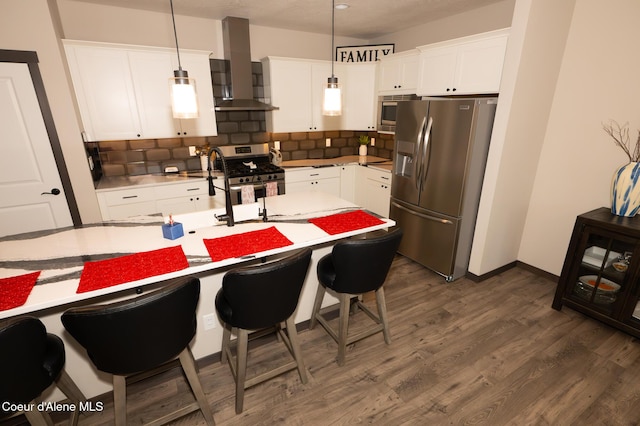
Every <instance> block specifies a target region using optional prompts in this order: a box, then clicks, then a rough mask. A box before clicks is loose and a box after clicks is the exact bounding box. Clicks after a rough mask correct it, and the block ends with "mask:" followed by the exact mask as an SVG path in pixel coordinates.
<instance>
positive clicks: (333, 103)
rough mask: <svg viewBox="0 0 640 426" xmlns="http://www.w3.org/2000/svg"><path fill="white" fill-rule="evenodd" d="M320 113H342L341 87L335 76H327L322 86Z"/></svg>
mask: <svg viewBox="0 0 640 426" xmlns="http://www.w3.org/2000/svg"><path fill="white" fill-rule="evenodd" d="M323 93H324V94H323V99H322V115H328V116H337V115H342V88H341V86H340V83H338V78H337V77H329V78H328V79H327V84H326V85H325V86H324V92H323Z"/></svg>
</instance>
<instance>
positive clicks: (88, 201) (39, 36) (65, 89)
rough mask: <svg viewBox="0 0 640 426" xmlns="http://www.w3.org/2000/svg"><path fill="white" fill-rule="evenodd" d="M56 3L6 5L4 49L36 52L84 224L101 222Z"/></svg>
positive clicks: (0, 30) (27, 0)
mask: <svg viewBox="0 0 640 426" xmlns="http://www.w3.org/2000/svg"><path fill="white" fill-rule="evenodd" d="M50 7H51V8H50ZM55 14H56V13H55V3H54V2H53V1H51V2H46V1H43V0H21V1H3V2H2V13H0V40H2V42H1V43H0V48H1V49H8V50H26V51H35V52H36V53H37V54H38V59H39V61H40V62H39V64H38V65H39V68H40V72H41V74H42V79H43V81H44V86H45V91H46V93H47V98H48V101H49V106H50V108H51V113H52V115H53V120H54V123H55V126H56V130H57V133H58V137H59V139H60V144H61V146H62V151H63V155H64V158H65V162H66V164H67V169H68V171H69V175H70V177H71V182H72V186H73V191H74V193H75V196H76V200H77V202H78V207H79V210H80V215H81V218H82V221H83V222H85V223H91V222H97V221H100V220H101V216H100V209H99V208H98V202H97V199H96V195H95V191H94V188H93V181H92V180H91V174H90V172H89V166H88V164H87V159H86V154H85V150H84V146H83V145H82V139H81V137H80V127H79V125H78V121H77V119H76V116H75V114H74V102H75V101H74V99H73V97H72V91H71V88H70V87H71V86H70V82H69V81H68V80H67V78H66V74H65V67H66V63H65V60H64V56H63V54H62V47H61V45H60V44H59V43H58V40H57V39H58V35H57V30H58V28H57V27H56V24H57V22H56V21H55V20H52V18H51V16H52V15H54V16H55Z"/></svg>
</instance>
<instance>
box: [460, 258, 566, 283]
mask: <svg viewBox="0 0 640 426" xmlns="http://www.w3.org/2000/svg"><path fill="white" fill-rule="evenodd" d="M516 267H518V268H522V269H526V270H527V271H529V272H533V273H534V274H536V275H539V276H541V277H543V278H546V279H548V280H550V281H553V282H556V283H557V282H558V280H559V279H560V277H559V276H557V275H554V274H552V273H550V272H547V271H545V270H543V269H540V268H536V267H535V266H531V265H529V264H527V263H524V262H521V261H519V260H516V261H513V262H511V263H507V264H506V265H504V266H501V267H499V268H496V269H494V270H493V271H489V272H487V273H485V274H482V275H476V274H472V273H471V272H469V271H467V273H466V275H465V277H466V278H468V279H470V280H471V281H473V282H476V283H479V282H482V281H484V280H487V279H489V278H491V277H495V276H496V275H498V274H501V273H502V272H505V271H508V270H509V269H511V268H516Z"/></svg>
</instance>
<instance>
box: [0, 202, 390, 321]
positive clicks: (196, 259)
mask: <svg viewBox="0 0 640 426" xmlns="http://www.w3.org/2000/svg"><path fill="white" fill-rule="evenodd" d="M264 200H265V202H266V207H267V210H268V213H269V218H270V221H269V222H262V221H260V220H252V221H248V222H245V223H237V224H236V226H234V227H227V226H225V225H219V226H212V225H207V226H204V227H202V225H198V224H196V223H195V222H194V223H185V225H184V227H185V235H184V237H182V238H179V239H176V240H168V239H165V238H163V236H162V229H161V224H162V223H163V221H164V219H163V218H162V217H160V216H142V217H138V218H135V219H131V220H126V221H112V222H105V223H103V224H99V225H88V226H85V227H82V228H66V229H58V230H52V231H41V232H35V233H30V234H21V235H15V236H10V237H4V238H1V239H0V253H2V260H0V278H4V277H12V276H17V275H22V274H26V273H29V272H35V271H42V272H41V274H40V277H39V279H38V282H37V284H36V285H35V287H34V289H33V290H32V292H31V294H30V295H29V298H28V299H27V302H26V303H25V304H24V305H22V306H20V307H17V308H14V309H10V310H6V311H0V318H6V317H11V316H15V315H20V314H26V313H31V312H36V311H38V310H42V309H46V308H50V307H57V306H62V305H66V304H69V303H73V302H77V301H80V300H86V299H91V298H94V297H98V296H102V295H106V294H111V293H114V292H118V291H122V290H127V289H132V288H137V287H141V286H144V285H148V284H154V283H157V282H159V281H163V280H167V279H171V278H176V277H179V276H186V275H191V274H197V273H202V272H206V271H213V270H215V269H218V268H222V267H226V266H229V265H234V264H238V263H241V262H245V261H246V259H245V258H244V257H243V258H231V259H225V260H223V261H219V262H212V261H211V259H210V257H209V254H208V252H207V249H206V247H205V245H204V243H203V241H202V240H203V239H208V238H217V237H222V236H227V235H233V234H240V233H244V232H249V231H254V230H259V229H265V228H268V227H271V226H275V227H276V228H277V229H278V231H280V232H281V233H282V234H283V235H284V236H285V237H287V238H288V239H289V240H290V241H291V242H292V243H293V245H290V246H287V247H283V248H279V249H275V250H269V251H266V252H260V253H254V254H255V256H256V257H263V256H270V255H275V254H279V253H284V252H286V251H290V250H295V249H299V248H303V247H312V246H315V245H319V244H324V243H327V242H331V241H336V240H339V239H342V238H346V237H349V236H353V235H358V234H362V233H365V232H369V231H374V230H378V229H385V228H388V227H391V226H393V225H394V224H395V222H393V221H392V220H390V219H385V218H381V219H382V220H383V221H384V223H383V224H381V225H377V226H374V227H369V228H365V229H360V230H357V231H351V232H346V233H343V234H338V235H329V234H327V233H326V232H324V231H323V230H321V229H320V228H318V227H316V226H315V225H313V224H310V223H308V222H307V221H306V219H307V218H309V217H320V216H326V215H329V214H333V213H336V212H341V211H348V210H354V209H357V208H358V207H357V206H356V205H354V204H352V203H349V202H347V201H345V200H342V199H340V198H337V197H334V196H331V195H329V194H318V193H297V194H287V195H281V196H276V197H268V198H266V199H264ZM251 206H253V207H254V208H255V207H258V208H262V207H263V204H262V202H260V203H256V205H249V207H247V206H240V207H239V208H241V209H245V210H246V209H247V208H251ZM215 213H223V212H221V211H212V210H210V211H207V212H199V213H198V214H197V215H196V216H197V217H196V216H194V218H198V217H199V218H201V217H203V215H204V216H206V215H207V214H209V215H210V216H212V217H211V221H212V222H215V220H214V218H213V215H214V214H215ZM257 214H258V211H256V212H255V213H253V212H251V213H249V214H248V215H247V214H245V215H244V216H245V217H244V218H245V219H246V218H250V219H251V218H254V219H257ZM239 216H242V213H239ZM182 218H183V219H184V220H187V221H188V220H190V218H189V216H188V215H183V217H182ZM240 219H242V217H240ZM176 220H178V217H176ZM178 221H179V220H178ZM190 231H191V232H192V233H190ZM176 245H181V246H182V249H183V251H184V253H185V255H186V257H187V260H188V262H189V267H188V268H187V269H184V270H181V271H178V272H173V273H169V274H164V275H161V276H155V277H151V278H146V279H142V280H138V281H134V282H129V283H125V284H121V285H117V286H113V287H108V288H105V289H101V290H96V291H91V292H87V293H81V294H77V293H76V289H77V287H78V284H79V281H80V273H81V272H82V268H83V265H84V262H86V261H91V260H99V259H108V258H114V257H118V256H122V255H126V254H133V253H139V252H145V251H151V250H156V249H161V248H164V247H173V246H176Z"/></svg>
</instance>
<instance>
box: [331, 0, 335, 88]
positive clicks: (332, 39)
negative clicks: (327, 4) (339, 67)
mask: <svg viewBox="0 0 640 426" xmlns="http://www.w3.org/2000/svg"><path fill="white" fill-rule="evenodd" d="M335 14H336V6H335V0H331V78H333V77H335V75H333V60H334V55H335V49H334V46H333V43H334V28H335Z"/></svg>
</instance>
